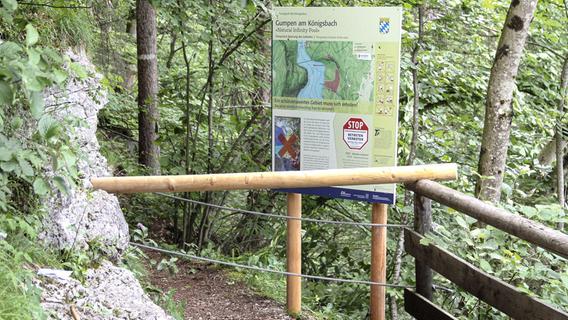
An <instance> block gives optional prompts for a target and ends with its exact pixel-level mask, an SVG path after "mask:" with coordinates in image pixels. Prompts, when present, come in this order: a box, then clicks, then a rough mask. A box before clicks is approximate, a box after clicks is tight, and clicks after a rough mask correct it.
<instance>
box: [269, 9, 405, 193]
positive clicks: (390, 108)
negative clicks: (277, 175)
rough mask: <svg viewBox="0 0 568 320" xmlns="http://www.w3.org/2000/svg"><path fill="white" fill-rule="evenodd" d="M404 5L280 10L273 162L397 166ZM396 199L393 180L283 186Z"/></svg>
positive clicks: (291, 166)
mask: <svg viewBox="0 0 568 320" xmlns="http://www.w3.org/2000/svg"><path fill="white" fill-rule="evenodd" d="M401 15H402V10H401V9H400V8H330V7H324V8H303V7H294V8H292V7H290V8H284V7H281V8H275V9H274V14H273V17H272V21H273V26H272V27H273V29H272V35H273V39H272V151H273V152H272V168H273V170H274V171H298V170H300V171H301V170H325V169H336V168H364V167H380V166H394V165H396V146H397V128H398V127H397V122H398V118H397V116H398V112H397V111H398V86H399V69H400V19H401ZM283 191H288V192H300V193H306V194H316V195H321V196H326V197H335V198H344V199H355V200H364V201H369V202H381V203H394V201H395V188H394V185H370V186H368V185H366V186H350V187H325V188H303V189H293V190H292V189H290V190H283Z"/></svg>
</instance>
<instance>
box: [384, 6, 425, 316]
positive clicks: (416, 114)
mask: <svg viewBox="0 0 568 320" xmlns="http://www.w3.org/2000/svg"><path fill="white" fill-rule="evenodd" d="M424 10H425V8H424V5H423V4H422V5H420V6H419V7H418V39H416V44H415V45H414V49H413V50H412V56H411V62H412V64H413V68H412V88H413V91H414V99H413V107H412V138H411V140H410V150H409V152H408V158H407V159H406V165H408V166H411V165H413V164H414V160H415V159H416V146H417V144H418V131H419V130H420V79H419V78H418V53H419V52H420V49H421V47H422V42H423V37H424ZM410 199H411V193H410V190H405V192H404V206H405V207H407V206H409V205H410ZM407 220H408V217H407V215H406V213H404V211H403V213H402V215H401V219H400V223H402V224H406V222H407ZM396 243H397V245H396V251H395V252H396V253H395V259H394V260H395V261H394V275H393V283H394V284H398V283H399V282H400V274H401V268H402V255H403V249H404V229H401V230H400V232H399V234H398V240H397V242H396ZM390 307H391V310H390V311H391V319H392V320H398V304H397V301H396V297H395V296H391V297H390Z"/></svg>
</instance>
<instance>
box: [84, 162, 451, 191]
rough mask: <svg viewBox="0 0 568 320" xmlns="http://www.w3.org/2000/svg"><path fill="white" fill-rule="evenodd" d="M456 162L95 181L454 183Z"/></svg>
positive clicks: (180, 187) (145, 186) (210, 186)
mask: <svg viewBox="0 0 568 320" xmlns="http://www.w3.org/2000/svg"><path fill="white" fill-rule="evenodd" d="M456 177H457V165H456V164H455V163H447V164H430V165H420V166H401V167H381V168H358V169H332V170H311V171H293V172H291V171H287V172H247V173H221V174H202V175H179V176H135V177H99V178H92V179H91V184H92V186H93V188H94V189H102V190H105V191H108V192H117V193H133V192H194V191H220V190H249V189H278V188H307V187H325V186H347V185H365V184H387V183H399V182H414V181H418V180H421V179H430V180H454V179H456Z"/></svg>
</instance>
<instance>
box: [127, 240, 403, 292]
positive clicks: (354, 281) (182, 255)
mask: <svg viewBox="0 0 568 320" xmlns="http://www.w3.org/2000/svg"><path fill="white" fill-rule="evenodd" d="M130 244H131V245H133V246H136V247H139V248H144V249H148V250H153V251H158V252H162V253H165V254H169V255H175V256H179V257H185V258H189V259H193V260H197V261H203V262H209V263H214V264H220V265H225V266H230V267H235V268H243V269H249V270H255V271H259V272H269V273H275V274H279V275H285V276H298V277H302V278H306V279H316V280H324V281H334V282H344V283H355V284H365V285H377V286H381V287H390V288H414V287H413V286H409V285H402V284H390V283H381V282H373V281H366V280H356V279H340V278H333V277H323V276H313V275H308V274H301V273H293V272H287V271H280V270H274V269H266V268H261V267H256V266H249V265H244V264H239V263H234V262H229V261H222V260H216V259H211V258H207V257H200V256H195V255H191V254H187V253H181V252H176V251H172V250H167V249H162V248H158V247H152V246H148V245H145V244H141V243H136V242H130Z"/></svg>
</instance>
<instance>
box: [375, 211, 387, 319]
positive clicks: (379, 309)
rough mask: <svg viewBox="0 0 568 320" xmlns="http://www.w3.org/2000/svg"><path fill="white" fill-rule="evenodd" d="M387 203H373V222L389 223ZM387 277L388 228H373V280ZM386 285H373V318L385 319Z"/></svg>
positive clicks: (381, 280)
mask: <svg viewBox="0 0 568 320" xmlns="http://www.w3.org/2000/svg"><path fill="white" fill-rule="evenodd" d="M387 208H388V207H387V205H386V204H382V203H373V209H372V215H371V222H372V223H378V224H386V223H387ZM386 278H387V228H386V227H372V228H371V281H373V282H380V283H386V280H387V279H386ZM385 289H386V287H384V286H379V285H371V320H384V319H385Z"/></svg>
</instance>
